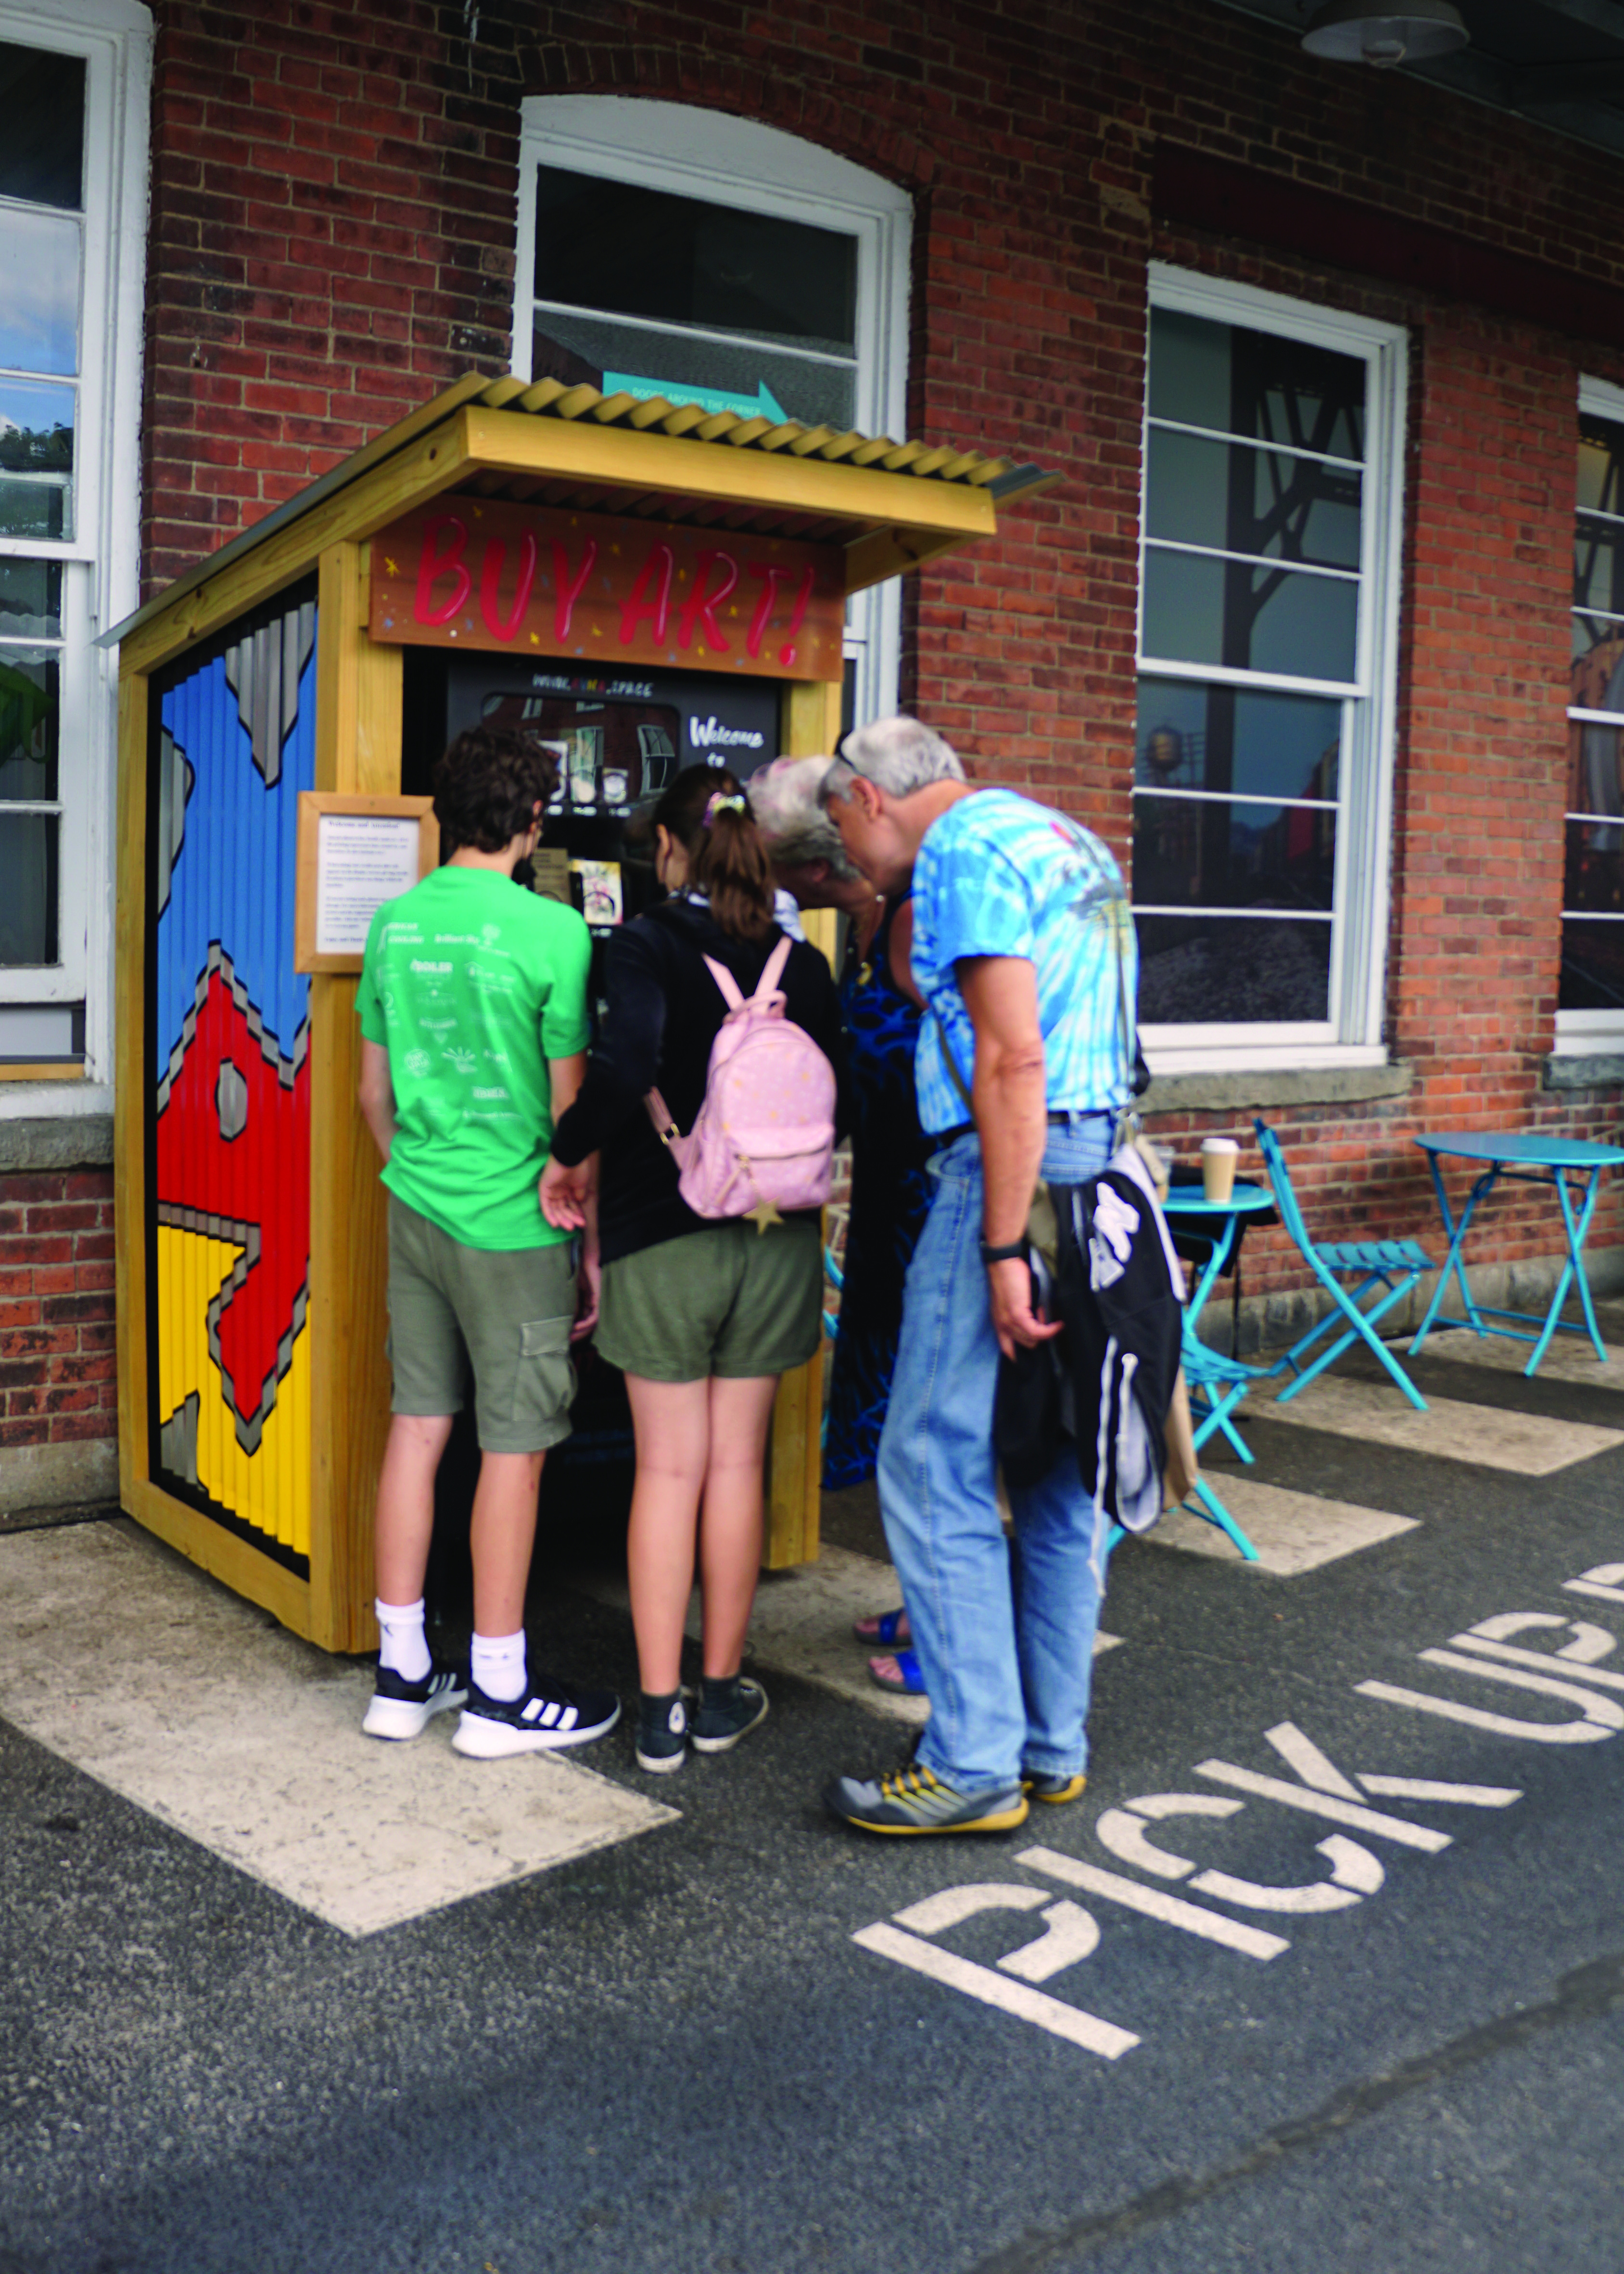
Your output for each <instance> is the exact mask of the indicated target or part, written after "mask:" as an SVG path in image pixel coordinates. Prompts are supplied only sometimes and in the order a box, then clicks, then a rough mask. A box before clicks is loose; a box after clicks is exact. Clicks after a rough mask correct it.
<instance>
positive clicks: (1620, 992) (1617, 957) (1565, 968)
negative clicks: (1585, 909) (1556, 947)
mask: <svg viewBox="0 0 1624 2274" xmlns="http://www.w3.org/2000/svg"><path fill="white" fill-rule="evenodd" d="M1556 1007H1557V1009H1558V1010H1559V1011H1624V923H1608V922H1605V920H1603V921H1599V922H1590V923H1585V922H1582V921H1581V922H1575V921H1574V920H1573V919H1571V918H1570V919H1569V920H1568V922H1566V923H1564V924H1563V926H1562V975H1561V979H1560V983H1559V985H1558V987H1557V992H1556Z"/></svg>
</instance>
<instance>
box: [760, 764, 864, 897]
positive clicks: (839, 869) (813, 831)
mask: <svg viewBox="0 0 1624 2274" xmlns="http://www.w3.org/2000/svg"><path fill="white" fill-rule="evenodd" d="M829 767H830V761H829V760H828V759H827V758H774V760H773V761H772V764H771V765H770V766H763V767H762V768H761V769H760V770H759V772H756V773H753V774H752V775H751V776H750V778H749V779H748V781H747V782H746V784H745V786H744V787H745V794H746V796H747V797H748V799H749V801H750V811H751V813H752V815H753V816H754V817H755V821H756V827H757V828H758V829H759V830H760V831H761V833H762V835H763V838H764V839H765V840H766V845H767V852H768V855H769V856H770V858H771V859H772V860H773V861H776V862H778V866H779V867H780V868H783V869H804V868H805V867H806V866H807V865H808V862H813V861H826V862H828V864H829V869H830V872H831V875H832V876H834V877H837V878H838V880H839V881H840V882H841V883H842V884H847V883H849V882H850V881H851V879H852V878H853V877H855V876H856V874H857V870H855V869H854V868H853V865H852V861H851V856H850V855H848V853H847V852H846V847H845V846H844V845H843V844H842V843H841V842H840V832H839V831H838V829H837V828H836V827H835V825H834V824H833V822H832V821H831V819H830V818H829V816H828V815H827V814H826V813H825V812H824V811H823V807H822V806H821V805H820V804H819V802H818V792H819V790H820V788H821V787H822V786H823V777H824V775H825V774H826V773H827V772H829Z"/></svg>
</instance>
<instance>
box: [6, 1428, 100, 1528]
mask: <svg viewBox="0 0 1624 2274" xmlns="http://www.w3.org/2000/svg"><path fill="white" fill-rule="evenodd" d="M117 1498H118V1440H117V1437H75V1438H73V1439H72V1440H71V1442H68V1443H67V1444H64V1445H10V1446H7V1447H6V1448H5V1449H4V1450H3V1451H0V1523H4V1521H5V1520H6V1519H7V1518H8V1517H11V1516H12V1515H20V1514H22V1513H24V1512H27V1513H31V1514H32V1513H34V1512H37V1511H38V1510H42V1509H71V1508H97V1507H104V1506H107V1505H109V1504H110V1503H112V1502H116V1501H117Z"/></svg>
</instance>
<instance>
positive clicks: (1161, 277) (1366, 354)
mask: <svg viewBox="0 0 1624 2274" xmlns="http://www.w3.org/2000/svg"><path fill="white" fill-rule="evenodd" d="M1150 307H1151V309H1153V310H1154V309H1158V308H1167V309H1174V310H1177V311H1178V312H1182V313H1184V314H1186V315H1192V316H1199V317H1202V318H1205V319H1206V320H1207V321H1208V322H1213V323H1224V324H1238V325H1241V326H1243V327H1244V328H1246V329H1248V330H1251V331H1259V332H1273V333H1276V334H1278V335H1281V336H1282V337H1284V338H1287V339H1294V340H1303V341H1304V342H1306V343H1308V344H1310V345H1312V346H1315V347H1322V348H1328V349H1331V350H1334V351H1335V353H1337V354H1339V355H1350V356H1357V358H1360V359H1361V360H1362V361H1363V362H1364V363H1365V365H1367V367H1368V369H1369V372H1370V386H1369V394H1368V397H1367V403H1368V412H1367V422H1366V432H1365V485H1364V489H1365V495H1364V512H1363V520H1362V536H1361V556H1360V561H1359V576H1360V588H1361V606H1360V609H1359V636H1358V648H1357V664H1356V675H1355V677H1354V679H1353V680H1351V681H1349V682H1348V683H1347V684H1346V685H1345V686H1344V685H1340V684H1336V683H1332V682H1327V681H1324V680H1311V679H1296V678H1288V677H1283V676H1281V675H1279V674H1268V673H1259V672H1238V671H1229V670H1227V669H1225V668H1223V667H1222V666H1209V665H1206V664H1182V663H1177V664H1169V663H1165V662H1162V661H1161V660H1160V659H1154V658H1147V656H1146V655H1145V653H1144V608H1143V594H1144V589H1145V554H1146V551H1147V540H1146V534H1145V529H1146V510H1145V487H1144V486H1145V485H1146V484H1147V483H1148V480H1149V474H1150V395H1149V388H1148V387H1147V389H1146V396H1145V413H1144V425H1143V429H1142V433H1141V457H1140V469H1141V493H1140V514H1139V592H1140V610H1139V634H1138V636H1137V638H1136V640H1135V652H1136V657H1137V669H1138V673H1139V676H1141V677H1144V676H1153V677H1155V678H1159V679H1184V680H1191V681H1214V680H1216V681H1228V682H1229V683H1232V684H1235V685H1244V686H1245V687H1248V688H1258V689H1263V690H1265V691H1267V690H1268V689H1281V690H1282V691H1284V692H1287V693H1291V694H1302V695H1312V696H1318V697H1333V698H1334V697H1337V696H1339V695H1340V696H1341V697H1342V698H1343V735H1342V762H1341V764H1340V766H1339V769H1338V782H1339V789H1340V795H1339V799H1338V814H1337V830H1336V861H1335V880H1334V885H1333V907H1334V908H1335V918H1334V921H1333V924H1332V939H1331V973H1330V994H1329V1007H1330V1016H1329V1018H1328V1019H1327V1020H1324V1021H1323V1022H1319V1021H1316V1022H1313V1023H1312V1024H1310V1023H1304V1024H1302V1025H1286V1024H1281V1023H1274V1024H1263V1023H1259V1024H1257V1025H1247V1026H1177V1027H1175V1026H1162V1027H1147V1028H1145V1029H1144V1030H1143V1034H1142V1040H1143V1043H1144V1048H1145V1055H1146V1058H1147V1062H1148V1063H1149V1065H1150V1066H1151V1069H1152V1071H1153V1072H1154V1073H1158V1074H1177V1073H1217V1072H1224V1071H1233V1070H1236V1069H1238V1068H1241V1067H1244V1068H1246V1069H1247V1070H1248V1071H1252V1070H1256V1071H1266V1070H1269V1069H1274V1068H1297V1069H1302V1070H1304V1071H1308V1070H1311V1069H1315V1068H1328V1067H1336V1066H1380V1065H1386V1064H1387V1049H1386V1046H1385V1043H1384V1042H1383V1039H1382V1022H1383V1002H1384V993H1385V987H1386V979H1387V916H1388V907H1389V900H1390V896H1391V870H1392V828H1393V764H1394V749H1395V739H1396V727H1397V681H1398V623H1399V593H1400V578H1401V571H1402V558H1403V468H1404V416H1405V403H1406V393H1407V388H1408V383H1409V356H1410V342H1409V335H1408V334H1407V333H1406V332H1405V331H1404V330H1403V329H1402V328H1401V327H1399V326H1397V325H1393V324H1382V323H1377V322H1374V321H1372V320H1371V319H1369V318H1366V317H1363V316H1351V315H1343V314H1341V313H1339V312H1336V311H1335V310H1331V309H1327V308H1319V307H1315V306H1312V305H1310V304H1309V303H1307V302H1304V301H1301V300H1295V299H1289V298H1287V297H1284V296H1283V295H1282V294H1280V293H1276V292H1265V291H1261V290H1259V289H1258V288H1257V287H1256V286H1254V285H1249V284H1229V283H1225V282H1221V281H1220V280H1218V279H1215V278H1213V277H1207V276H1199V275H1193V274H1192V273H1191V272H1189V271H1187V270H1184V269H1178V268H1173V267H1168V266H1166V265H1165V264H1163V263H1162V262H1160V261H1153V262H1152V263H1151V266H1150ZM1148 348H1149V317H1148V312H1147V357H1148ZM1147 368H1148V365H1147ZM1211 913H1213V914H1214V915H1219V914H1222V911H1221V910H1214V911H1211Z"/></svg>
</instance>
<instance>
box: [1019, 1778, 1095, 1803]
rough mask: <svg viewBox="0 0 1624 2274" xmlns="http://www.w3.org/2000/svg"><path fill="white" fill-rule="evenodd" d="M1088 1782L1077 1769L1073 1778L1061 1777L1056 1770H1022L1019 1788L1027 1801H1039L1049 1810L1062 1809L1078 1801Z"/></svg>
mask: <svg viewBox="0 0 1624 2274" xmlns="http://www.w3.org/2000/svg"><path fill="white" fill-rule="evenodd" d="M1087 1782H1088V1780H1087V1778H1086V1776H1085V1775H1084V1774H1083V1773H1082V1771H1081V1770H1080V1769H1079V1771H1078V1772H1077V1773H1076V1774H1075V1775H1074V1776H1063V1775H1062V1774H1061V1773H1060V1772H1059V1771H1058V1770H1057V1769H1022V1771H1021V1773H1020V1788H1021V1790H1022V1791H1023V1792H1024V1793H1025V1794H1026V1797H1027V1799H1028V1800H1041V1801H1045V1802H1047V1803H1048V1804H1049V1807H1050V1808H1064V1806H1065V1804H1066V1803H1067V1801H1069V1800H1080V1799H1081V1798H1082V1796H1083V1789H1084V1787H1085V1786H1086V1784H1087Z"/></svg>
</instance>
